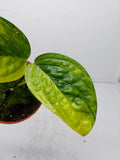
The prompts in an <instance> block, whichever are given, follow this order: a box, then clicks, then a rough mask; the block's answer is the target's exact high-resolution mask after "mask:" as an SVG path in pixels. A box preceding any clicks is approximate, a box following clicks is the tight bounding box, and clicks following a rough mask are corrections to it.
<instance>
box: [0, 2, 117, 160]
mask: <svg viewBox="0 0 120 160" xmlns="http://www.w3.org/2000/svg"><path fill="white" fill-rule="evenodd" d="M0 16H2V17H4V18H6V19H8V20H10V21H11V22H13V23H14V24H15V25H16V26H18V27H19V28H20V29H21V30H22V31H23V32H24V33H25V35H26V36H27V37H28V39H29V42H30V44H31V49H32V52H31V56H30V58H29V60H30V61H32V62H33V61H34V59H35V57H36V56H38V55H39V54H41V53H46V52H57V53H63V54H66V55H68V56H70V57H72V58H74V59H76V60H77V61H79V63H81V64H82V65H83V66H84V67H85V68H86V70H87V71H88V73H89V74H90V76H91V77H92V79H93V80H94V82H96V81H98V82H114V83H115V82H116V81H117V79H118V76H119V74H120V1H119V0H0ZM94 84H95V89H96V94H97V100H98V111H97V119H96V123H95V125H94V127H93V129H92V131H91V132H90V133H89V135H88V136H86V137H82V136H80V135H78V134H77V133H75V132H74V131H73V130H72V129H70V128H69V127H68V126H67V125H66V124H64V123H63V122H62V121H61V120H60V119H59V118H58V117H56V116H55V115H54V114H53V113H51V112H50V111H49V110H48V109H47V108H45V107H44V106H43V105H42V106H41V108H40V109H39V110H38V112H37V113H36V114H35V115H34V116H33V117H31V118H30V119H28V120H26V121H24V122H22V123H19V124H15V125H4V124H0V159H1V160H15V159H16V160H27V159H28V160H120V88H119V86H117V85H115V84H112V83H109V84H108V83H94Z"/></svg>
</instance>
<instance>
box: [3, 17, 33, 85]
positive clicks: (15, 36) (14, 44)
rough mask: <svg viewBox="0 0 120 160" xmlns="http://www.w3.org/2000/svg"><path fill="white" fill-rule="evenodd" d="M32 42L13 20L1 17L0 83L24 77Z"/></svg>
mask: <svg viewBox="0 0 120 160" xmlns="http://www.w3.org/2000/svg"><path fill="white" fill-rule="evenodd" d="M29 56H30V44H29V42H28V40H27V38H26V36H25V35H24V34H23V33H22V32H21V31H20V30H19V29H18V28H17V27H16V26H15V25H14V24H12V23H11V22H9V21H8V20H6V19H4V18H2V17H0V83H1V82H10V81H13V80H17V79H18V78H20V77H22V76H23V74H24V71H25V66H26V60H27V58H28V57H29Z"/></svg>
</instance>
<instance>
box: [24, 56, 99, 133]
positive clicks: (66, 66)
mask: <svg viewBox="0 0 120 160" xmlns="http://www.w3.org/2000/svg"><path fill="white" fill-rule="evenodd" d="M25 79H26V82H27V85H28V87H29V89H30V90H31V92H32V93H33V95H34V96H35V97H36V98H37V99H38V100H39V101H41V102H42V103H43V104H44V105H45V106H46V107H47V108H48V109H49V110H51V111H52V112H53V113H55V114H56V115H58V116H59V117H60V118H61V119H62V120H63V121H64V122H65V123H66V124H68V125H69V126H70V127H71V128H72V129H74V130H75V131H76V132H78V133H79V134H81V135H82V136H85V135H87V134H88V133H89V132H90V130H91V129H92V127H93V125H94V123H95V119H96V110H97V100H96V94H95V89H94V86H93V83H92V80H91V78H90V76H89V75H88V73H87V72H86V70H85V69H84V68H83V67H82V66H81V65H80V64H79V63H78V62H76V61H75V60H73V59H71V58H69V57H67V56H64V55H61V54H56V53H47V54H43V55H40V56H39V57H37V58H36V60H35V64H31V65H28V66H27V68H26V72H25Z"/></svg>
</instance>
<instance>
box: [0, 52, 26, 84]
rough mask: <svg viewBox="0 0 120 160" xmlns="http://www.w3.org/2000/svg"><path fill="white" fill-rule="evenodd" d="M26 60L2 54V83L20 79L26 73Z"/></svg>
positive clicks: (0, 67) (0, 59)
mask: <svg viewBox="0 0 120 160" xmlns="http://www.w3.org/2000/svg"><path fill="white" fill-rule="evenodd" d="M25 67H26V60H25V59H23V58H17V57H10V56H1V55H0V83H3V82H10V81H14V80H17V79H19V78H20V77H22V76H23V75H24V73H25Z"/></svg>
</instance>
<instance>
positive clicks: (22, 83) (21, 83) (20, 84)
mask: <svg viewBox="0 0 120 160" xmlns="http://www.w3.org/2000/svg"><path fill="white" fill-rule="evenodd" d="M24 84H26V82H25V80H23V81H22V82H20V83H19V84H18V86H22V85H24Z"/></svg>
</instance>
